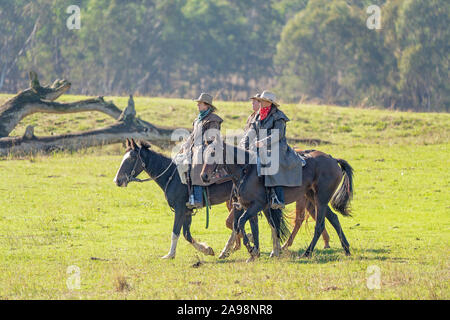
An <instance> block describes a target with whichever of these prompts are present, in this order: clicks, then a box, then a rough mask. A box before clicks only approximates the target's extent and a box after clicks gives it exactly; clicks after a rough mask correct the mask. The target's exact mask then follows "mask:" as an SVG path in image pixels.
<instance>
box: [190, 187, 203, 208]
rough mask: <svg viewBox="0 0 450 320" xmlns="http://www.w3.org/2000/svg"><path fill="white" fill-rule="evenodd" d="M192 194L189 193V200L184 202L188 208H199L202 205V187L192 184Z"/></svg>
mask: <svg viewBox="0 0 450 320" xmlns="http://www.w3.org/2000/svg"><path fill="white" fill-rule="evenodd" d="M192 189H193V190H192V194H190V195H189V202H188V203H186V206H187V207H188V209H200V208H202V207H203V200H202V198H203V195H202V191H203V188H202V187H201V186H192Z"/></svg>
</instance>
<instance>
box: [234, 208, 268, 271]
mask: <svg viewBox="0 0 450 320" xmlns="http://www.w3.org/2000/svg"><path fill="white" fill-rule="evenodd" d="M261 209H262V206H261V205H258V204H257V203H253V204H252V205H251V206H250V207H249V208H248V209H247V210H246V211H245V213H244V214H243V215H242V216H241V217H240V218H239V221H238V232H239V233H241V235H242V237H243V240H244V245H245V247H246V248H247V250H248V252H249V254H250V258H249V259H248V260H247V262H251V261H253V260H255V259H256V258H258V257H259V255H260V252H259V232H258V225H257V224H254V223H252V232H253V233H255V231H256V234H253V241H254V243H255V246H254V247H252V246H251V245H250V241H249V239H248V237H247V234H246V233H245V223H246V222H247V221H248V220H249V219H251V218H254V217H256V216H257V214H258V212H259V211H261Z"/></svg>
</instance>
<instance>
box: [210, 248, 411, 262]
mask: <svg viewBox="0 0 450 320" xmlns="http://www.w3.org/2000/svg"><path fill="white" fill-rule="evenodd" d="M304 252H305V249H301V250H298V251H284V252H283V253H282V255H281V257H280V258H270V252H269V251H267V252H266V251H263V252H261V256H260V258H259V259H258V260H257V261H269V260H272V259H274V261H276V259H280V260H281V261H283V262H288V263H295V264H326V263H332V262H336V261H342V260H351V261H358V260H367V261H391V262H394V263H407V262H409V259H408V258H403V257H391V256H390V255H389V254H390V250H389V249H360V248H354V249H353V250H351V253H352V255H351V256H346V255H345V253H344V250H343V249H342V248H327V249H315V250H314V252H313V254H312V257H310V258H302V257H301V255H302V254H303V253H304ZM246 260H247V258H244V259H242V258H236V259H234V258H232V257H230V258H226V259H217V260H215V261H214V262H209V263H213V264H228V263H245V262H246Z"/></svg>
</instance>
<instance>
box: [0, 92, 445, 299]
mask: <svg viewBox="0 0 450 320" xmlns="http://www.w3.org/2000/svg"><path fill="white" fill-rule="evenodd" d="M7 97H8V96H6V95H0V104H1V103H2V101H4V100H5V99H6V98H7ZM63 98H64V99H61V100H62V101H74V100H78V99H82V98H81V97H76V96H64V97H63ZM110 99H112V100H113V101H114V102H115V103H116V105H117V106H119V107H120V108H124V107H125V106H126V101H127V98H125V97H112V98H110ZM135 102H136V109H137V113H138V116H140V117H141V118H142V119H145V120H147V121H149V122H152V123H154V124H157V125H165V126H180V127H190V125H191V123H192V119H193V118H194V117H195V115H196V106H195V104H194V103H193V102H192V101H189V100H180V99H162V98H145V97H142V98H135ZM217 106H218V107H219V111H218V113H219V115H221V116H222V117H223V118H224V119H225V122H224V129H237V128H240V127H242V126H243V124H244V123H245V120H246V118H247V116H248V114H249V112H250V109H251V106H250V103H249V102H242V103H235V102H218V103H217ZM283 110H284V111H285V112H286V114H287V115H288V117H290V119H291V120H292V121H291V122H289V123H288V129H287V130H288V136H289V137H293V138H294V137H295V138H316V139H322V140H325V141H328V142H330V143H329V144H322V145H320V146H316V147H315V148H316V149H319V150H321V151H324V152H328V153H330V154H332V155H333V156H335V157H338V158H343V159H346V160H347V161H348V162H349V163H350V164H351V165H352V166H353V168H354V169H355V195H354V199H353V202H352V208H353V217H349V218H346V217H342V216H340V215H339V219H340V221H341V224H342V226H343V229H344V231H345V233H346V236H347V239H348V240H349V242H350V245H351V250H352V254H353V255H352V256H351V257H346V256H345V255H344V253H343V250H342V249H341V247H340V244H339V240H338V237H337V235H336V233H335V231H334V229H332V227H331V225H330V224H329V223H327V224H326V226H327V229H328V231H329V234H330V237H331V249H322V248H323V241H322V240H319V242H318V245H317V247H316V250H315V252H314V255H313V257H312V258H311V259H301V260H299V259H296V256H297V255H298V254H301V253H302V252H303V251H304V250H305V249H306V247H307V245H308V244H309V242H310V241H311V239H312V235H313V230H314V222H313V221H312V220H311V219H310V221H309V222H308V224H307V225H306V226H305V225H304V226H302V229H301V230H300V232H299V233H298V235H297V238H296V239H295V242H294V244H293V246H292V247H291V249H290V251H289V252H288V253H285V254H284V255H283V256H282V257H281V258H279V259H271V258H269V253H270V251H271V249H272V247H271V238H270V231H269V228H268V224H267V223H266V221H265V220H261V222H260V229H261V251H262V252H261V258H260V259H259V260H258V261H256V262H253V263H246V262H245V260H246V259H247V257H248V254H247V252H246V250H245V249H242V250H241V251H239V252H236V253H234V254H233V255H232V256H231V257H230V258H228V259H226V260H218V258H217V254H218V253H219V252H220V250H221V249H222V248H223V246H224V244H225V242H226V240H227V239H228V236H229V234H230V232H229V230H228V229H226V228H225V218H226V216H227V210H226V207H225V205H224V204H223V205H220V206H216V207H213V210H212V213H211V217H210V227H209V229H205V221H206V218H205V211H204V210H201V211H199V212H197V214H196V216H194V218H193V223H192V234H193V236H194V238H195V239H196V240H199V241H203V242H206V243H208V244H209V245H210V246H211V247H212V248H213V249H214V250H215V252H216V256H215V257H211V256H208V257H206V256H203V255H202V254H200V253H199V252H197V251H196V250H195V249H194V248H193V247H192V246H191V245H189V244H188V243H187V242H186V241H185V240H184V239H183V238H181V239H180V241H179V245H178V248H177V257H176V259H175V260H170V261H167V260H161V259H160V257H161V256H163V255H165V254H166V253H167V252H168V250H169V247H170V237H171V230H172V223H173V213H172V212H171V211H170V209H169V207H168V206H167V204H166V202H165V199H164V195H163V192H162V191H161V190H160V189H159V187H158V186H157V185H156V184H155V183H153V182H149V183H146V184H130V185H129V186H128V188H118V187H116V186H115V185H114V183H113V182H112V180H113V177H114V175H115V173H116V171H117V169H118V166H119V165H120V161H121V158H122V155H123V151H124V150H123V147H122V145H114V146H105V147H102V148H91V149H89V150H85V151H80V152H77V153H73V154H69V153H57V154H53V155H51V156H29V157H25V158H20V159H17V158H13V157H7V158H4V159H1V160H0V191H1V195H2V196H1V197H0V208H1V211H0V299H449V298H450V290H449V280H450V268H449V267H450V250H449V245H450V241H449V240H450V236H449V231H450V193H449V186H450V175H449V167H450V160H449V158H450V152H449V151H448V147H449V145H450V143H449V133H450V115H449V114H431V113H428V114H425V113H409V112H395V111H392V110H378V109H370V110H369V109H358V108H342V107H334V106H314V105H285V106H283ZM112 121H113V120H112V119H110V118H108V117H107V116H105V115H102V114H98V113H79V114H72V115H42V114H36V115H33V116H30V117H28V118H26V119H25V120H24V121H23V123H21V124H20V125H19V126H18V127H17V128H16V130H15V131H14V132H13V133H12V135H22V134H23V132H24V130H25V127H26V126H27V125H29V124H34V125H37V127H36V129H35V133H36V135H38V136H40V135H49V134H52V133H53V134H61V133H65V132H72V131H79V130H87V129H91V128H94V127H101V126H105V125H107V124H109V123H112ZM296 146H297V147H304V148H310V147H311V146H305V145H296ZM292 210H293V206H292V205H290V206H288V211H289V212H290V211H292ZM248 229H249V228H248ZM92 258H94V259H92ZM198 261H201V262H202V263H201V264H200V266H198V263H197V262H198ZM196 263H197V264H196ZM194 264H196V265H197V266H198V267H197V268H194V267H193V265H194ZM69 266H77V267H79V270H80V280H81V288H80V289H74V290H69V289H68V287H67V284H66V282H67V280H68V279H71V277H73V274H72V275H71V274H70V273H69V274H68V273H67V268H68V267H69ZM370 266H377V267H378V268H379V270H380V279H381V288H380V289H369V288H368V286H367V281H368V278H371V273H370V272H368V267H370ZM369 270H370V269H369Z"/></svg>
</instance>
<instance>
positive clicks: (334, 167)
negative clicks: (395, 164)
mask: <svg viewBox="0 0 450 320" xmlns="http://www.w3.org/2000/svg"><path fill="white" fill-rule="evenodd" d="M216 153H218V154H219V155H221V158H219V159H220V161H216ZM242 154H244V155H245V159H246V162H247V161H248V160H249V159H250V158H251V155H250V154H249V152H247V151H245V150H242V149H239V148H237V147H234V146H231V145H227V144H226V143H224V142H217V141H216V142H215V143H213V144H211V145H210V146H209V147H208V148H207V149H206V150H205V153H204V158H205V164H204V165H203V168H202V173H201V177H202V179H203V181H205V182H207V181H208V180H209V177H211V176H212V175H213V174H215V173H216V172H217V170H218V169H219V168H220V167H223V169H225V171H227V172H228V173H229V174H230V176H232V177H234V181H235V184H236V182H237V181H238V183H237V196H238V200H239V203H240V204H241V205H242V206H243V207H244V208H245V209H246V210H245V212H244V213H243V214H242V215H241V216H239V217H237V216H235V219H234V222H235V223H234V224H233V225H234V231H233V233H232V235H231V237H230V239H229V241H228V242H227V245H226V246H225V248H224V250H223V251H222V254H221V256H227V255H228V253H229V251H230V245H231V243H232V242H234V241H235V237H236V235H237V234H239V233H241V235H242V237H243V240H244V245H245V246H246V247H247V250H248V251H249V253H250V259H254V258H256V257H258V256H259V247H257V246H256V243H257V242H259V241H258V239H255V234H253V237H254V240H256V241H255V247H252V246H251V245H250V244H249V240H248V237H247V235H246V234H245V232H243V230H244V226H245V223H246V222H247V221H248V220H250V219H253V218H254V217H255V216H256V215H257V214H258V212H260V211H262V210H268V208H269V201H268V199H267V193H266V188H265V187H264V184H263V183H262V181H261V179H260V177H258V174H257V169H256V164H254V163H250V162H247V163H245V164H240V163H239V161H240V160H242V159H240V160H239V159H238V155H242ZM217 162H219V163H217ZM342 179H343V183H342V185H341V187H340V188H339V189H338V187H339V184H340V183H341V181H342ZM284 189H285V190H284V192H285V200H286V203H287V204H289V203H292V202H297V211H299V212H304V211H305V209H306V207H307V206H308V201H310V202H311V203H313V204H314V208H315V210H314V212H315V215H314V216H315V218H316V226H315V230H314V236H313V239H312V241H311V243H310V245H309V247H308V248H307V249H306V251H305V253H304V254H303V256H306V257H309V256H310V255H311V253H312V252H313V250H314V247H315V245H316V243H317V240H318V239H319V237H320V235H321V233H322V232H323V230H324V228H325V218H327V219H328V220H329V221H330V223H331V224H332V226H333V227H334V228H335V230H336V232H337V234H338V236H339V239H340V241H341V245H342V247H343V248H344V251H345V253H346V254H347V255H350V249H349V248H350V245H349V243H348V241H347V239H346V237H345V235H344V232H343V231H342V228H341V225H340V223H339V219H338V217H337V215H336V214H335V213H334V212H333V211H331V209H330V207H329V206H328V203H329V202H330V201H331V206H332V207H333V208H334V209H335V210H337V211H338V212H339V213H341V214H342V215H344V216H349V215H350V212H349V204H350V201H351V198H352V195H353V169H352V168H351V166H350V165H349V164H348V162H347V161H345V160H343V159H334V158H333V157H331V156H330V155H328V154H325V153H323V152H320V151H313V152H311V153H309V157H308V158H307V165H306V167H304V168H303V170H302V185H301V186H299V187H285V188H284ZM272 231H273V230H272ZM297 231H298V228H297V230H296V229H294V230H293V232H292V233H291V235H290V237H289V240H288V241H287V242H286V244H285V245H284V248H287V247H289V246H290V245H291V244H292V242H293V240H294V238H295V235H296V233H297ZM252 232H253V230H252ZM283 235H284V234H276V235H275V236H274V238H276V239H277V241H279V240H280V239H281V238H282V237H283ZM257 236H258V235H256V237H257ZM278 246H279V244H275V243H274V248H278ZM273 253H274V255H278V254H279V253H280V252H279V251H278V250H274V252H273Z"/></svg>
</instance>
